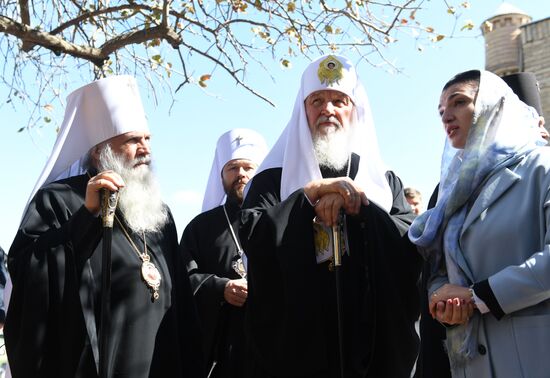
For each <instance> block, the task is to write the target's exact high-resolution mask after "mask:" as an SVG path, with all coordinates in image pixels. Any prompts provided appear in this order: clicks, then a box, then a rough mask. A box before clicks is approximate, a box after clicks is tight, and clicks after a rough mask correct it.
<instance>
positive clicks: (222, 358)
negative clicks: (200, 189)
mask: <svg viewBox="0 0 550 378" xmlns="http://www.w3.org/2000/svg"><path fill="white" fill-rule="evenodd" d="M226 209H227V215H228V216H229V220H230V222H231V224H232V227H233V230H234V232H235V236H236V237H237V238H238V231H239V217H238V212H239V210H240V207H239V206H238V205H237V204H236V203H234V202H227V203H226ZM180 253H182V254H183V256H184V259H185V260H186V262H187V271H188V273H189V280H190V281H191V288H192V290H193V294H194V296H195V300H196V302H197V307H198V311H199V315H200V320H201V322H202V326H203V335H204V338H203V345H204V353H205V356H206V358H207V366H208V368H210V367H211V366H212V364H213V362H214V361H216V363H217V365H216V367H215V369H214V370H213V373H212V375H211V377H234V378H241V377H242V376H243V359H244V355H243V353H244V351H243V346H244V324H243V323H244V307H236V306H233V305H230V304H229V303H227V302H225V300H224V296H223V293H224V289H225V285H226V284H227V282H228V281H229V280H234V279H239V278H241V277H240V276H239V275H238V274H237V273H236V272H235V270H233V268H232V264H233V262H234V261H236V260H237V259H238V258H239V255H238V252H237V247H236V244H235V241H234V240H233V237H232V235H231V231H230V229H229V226H228V224H227V220H226V218H225V214H224V211H223V206H218V207H215V208H214V209H212V210H209V211H206V212H204V213H202V214H199V215H198V216H197V217H195V218H194V219H193V220H192V221H191V222H190V223H189V224H188V225H187V227H186V228H185V231H184V232H183V236H182V238H181V242H180Z"/></svg>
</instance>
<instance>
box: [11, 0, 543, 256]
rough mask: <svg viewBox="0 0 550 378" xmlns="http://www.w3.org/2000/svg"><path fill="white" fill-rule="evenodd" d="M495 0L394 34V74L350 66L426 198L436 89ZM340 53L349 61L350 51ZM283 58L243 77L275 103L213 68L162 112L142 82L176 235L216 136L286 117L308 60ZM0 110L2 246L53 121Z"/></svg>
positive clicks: (474, 61) (471, 46)
mask: <svg viewBox="0 0 550 378" xmlns="http://www.w3.org/2000/svg"><path fill="white" fill-rule="evenodd" d="M507 3H509V4H512V5H514V6H516V7H517V8H519V9H521V10H523V11H525V12H526V13H527V14H529V15H531V16H532V17H533V20H539V19H542V18H545V17H548V16H550V7H549V6H548V1H547V0H530V1H518V0H511V1H508V2H507ZM501 4H502V1H500V0H472V1H470V5H471V7H470V9H468V10H467V11H464V16H463V20H467V19H471V20H472V21H473V23H474V24H475V28H474V30H472V31H471V32H468V33H462V34H461V35H463V36H464V37H461V38H454V39H444V40H443V41H441V42H438V43H434V44H432V45H429V44H424V46H423V51H422V52H420V51H418V50H417V46H415V45H414V43H413V42H411V41H409V40H407V38H406V37H405V36H401V37H399V38H400V39H401V38H402V40H400V41H398V42H397V43H395V44H393V46H391V47H390V48H388V49H387V50H386V51H385V55H386V57H387V58H388V60H390V61H391V62H392V63H393V64H394V65H395V66H397V67H399V68H401V69H402V72H401V73H392V72H390V70H388V69H387V67H383V66H381V67H373V66H370V65H368V64H365V63H361V64H360V65H359V66H358V71H359V74H360V76H361V79H362V81H363V83H364V84H365V87H366V89H367V92H368V95H369V99H370V105H371V108H372V112H373V116H374V121H375V127H376V130H377V135H378V142H379V145H380V150H381V152H382V157H383V159H384V161H385V163H386V164H387V165H388V167H389V168H390V169H392V170H394V171H395V172H396V173H397V174H398V175H399V176H400V177H401V179H402V181H403V182H404V184H405V185H407V186H414V187H416V188H418V189H419V190H420V191H421V192H422V194H423V195H424V198H425V201H427V198H428V197H429V195H430V193H431V191H432V190H433V188H434V186H435V185H436V183H437V182H438V179H439V158H440V154H441V151H442V147H443V142H444V138H445V135H444V133H443V129H442V127H441V124H440V121H439V118H438V115H437V102H438V99H439V94H440V89H441V87H442V86H443V84H444V83H445V82H446V81H447V80H448V79H449V78H450V77H451V76H453V75H454V74H455V73H458V72H461V71H464V70H467V69H472V68H481V69H483V68H484V40H483V37H482V36H481V32H480V30H479V25H480V24H481V23H482V21H484V20H486V19H487V18H489V17H491V16H492V15H494V14H495V11H496V10H497V8H498V7H499V6H500V5H501ZM424 5H425V6H426V7H427V8H428V10H427V11H422V15H420V14H419V15H418V17H420V16H422V18H423V20H424V23H425V24H429V25H430V26H433V27H435V28H436V31H441V32H449V30H450V27H451V26H452V25H451V23H452V22H453V19H452V17H450V16H448V15H447V14H446V12H445V9H444V2H443V1H439V0H437V1H436V0H432V1H427V2H425V3H424ZM459 26H460V25H459ZM344 55H347V56H349V57H350V58H351V59H352V61H357V56H355V55H353V54H349V53H348V54H346V53H344ZM292 63H293V66H292V68H291V69H282V68H281V67H280V66H279V65H278V64H276V63H274V64H272V65H269V66H268V67H270V75H271V76H272V77H273V79H271V78H267V77H266V75H265V74H264V73H262V72H251V73H249V76H248V80H249V81H250V82H252V83H253V84H254V85H255V87H256V88H259V89H260V91H261V92H262V93H263V94H264V95H266V96H267V97H269V98H270V99H272V100H273V101H274V102H275V104H276V105H277V106H276V107H272V106H270V105H268V104H267V103H265V102H264V101H262V100H260V99H258V98H256V97H254V96H253V95H251V94H250V93H248V92H246V91H245V90H243V89H242V88H239V87H236V86H235V84H234V83H233V82H232V81H231V80H229V79H228V78H227V77H224V76H223V75H222V74H221V73H220V74H219V75H218V74H217V73H216V75H214V76H213V77H212V79H211V80H210V82H209V86H208V88H207V91H204V90H202V89H200V88H198V87H194V86H187V87H184V88H183V90H181V91H180V92H178V93H177V94H176V96H175V100H176V102H175V104H174V105H173V106H172V108H171V111H170V112H169V109H170V106H171V105H172V104H171V99H170V96H168V95H167V94H162V93H161V94H160V97H158V102H159V104H158V105H157V106H155V105H154V102H155V101H154V98H153V97H152V95H150V94H148V93H147V91H146V86H145V84H143V83H141V84H142V85H140V86H141V87H142V100H143V102H144V105H145V107H146V112H147V114H148V118H149V126H150V128H151V131H152V134H153V142H152V148H153V157H154V160H155V169H156V172H157V174H158V177H159V180H160V182H161V187H162V192H163V196H164V199H165V201H166V202H167V203H168V204H169V205H170V207H171V209H172V212H173V214H174V217H175V219H176V223H177V227H178V232H179V234H180V235H181V233H182V232H183V229H184V228H185V226H186V224H187V223H188V222H189V221H190V220H191V219H192V218H193V217H194V216H195V215H197V214H198V213H199V212H200V206H201V202H202V196H203V192H204V188H205V186H206V182H207V179H208V173H209V170H210V165H211V163H212V158H213V156H214V148H215V144H216V141H217V138H218V136H219V135H221V134H222V133H223V132H225V131H227V130H229V129H231V128H235V127H247V128H252V129H255V130H257V131H259V132H260V133H261V134H263V135H264V137H265V138H266V140H267V142H268V145H269V146H271V145H273V143H274V142H275V141H276V139H277V137H278V136H279V134H280V133H281V131H282V130H283V128H284V127H285V126H286V123H287V121H288V119H289V118H290V113H291V109H292V106H293V103H294V99H295V96H296V93H297V90H298V86H299V78H300V75H301V73H302V71H303V69H304V68H305V67H306V65H307V63H308V61H307V60H306V59H298V60H295V61H293V62H292ZM76 87H77V86H75V89H76ZM67 94H68V93H67ZM157 95H159V94H157ZM5 97H6V91H5V88H0V99H3V98H5ZM0 115H1V117H2V119H4V121H3V124H4V126H3V130H2V138H0V161H1V162H2V163H1V166H0V174H1V177H2V185H0V211H1V214H2V216H1V218H0V246H1V247H2V248H4V249H5V250H7V249H8V248H9V246H10V244H11V242H12V240H13V237H14V236H15V232H16V230H17V226H18V224H19V221H20V218H21V213H22V211H23V208H24V206H25V204H26V201H27V198H28V195H29V194H30V191H31V190H32V187H33V186H34V183H35V181H36V179H37V178H38V175H39V174H40V172H41V170H42V167H43V165H44V163H45V161H46V160H47V157H48V154H49V152H50V149H51V147H52V146H53V143H54V141H55V128H54V127H46V128H43V129H41V130H40V132H36V131H34V132H33V133H32V134H29V133H26V132H23V133H17V130H18V129H19V128H20V127H21V126H24V125H25V122H26V114H25V112H24V111H22V110H21V109H18V111H17V112H16V111H14V110H13V109H12V108H11V107H9V106H1V107H0Z"/></svg>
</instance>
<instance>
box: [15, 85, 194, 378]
mask: <svg viewBox="0 0 550 378" xmlns="http://www.w3.org/2000/svg"><path fill="white" fill-rule="evenodd" d="M150 137H151V136H150V133H149V129H148V126H147V122H146V118H145V114H144V111H143V107H142V105H141V100H140V97H139V92H138V89H137V85H136V82H135V80H134V79H133V78H132V77H129V76H113V77H109V78H105V79H101V80H98V81H95V82H93V83H91V84H88V85H86V86H84V87H82V88H80V89H77V90H76V91H74V92H73V93H71V94H70V95H69V97H68V99H67V109H66V111H65V118H64V120H63V124H62V126H61V128H60V131H59V134H58V137H57V141H56V143H55V145H54V148H53V151H52V154H51V156H50V158H49V160H48V162H47V163H46V166H45V167H44V170H43V171H42V174H41V175H40V178H39V179H38V182H37V184H36V186H35V188H34V190H33V192H32V195H31V199H30V202H29V203H28V205H27V207H26V210H25V213H24V215H23V219H22V221H21V225H20V227H19V231H18V232H17V235H16V237H15V240H14V242H13V244H12V246H11V249H10V251H9V271H10V274H11V277H12V280H13V292H12V296H11V302H10V311H9V312H8V317H7V320H6V326H5V338H6V347H7V352H8V356H9V362H10V365H11V369H12V373H13V376H14V377H19V378H21V377H22V378H25V377H29V378H30V377H67V378H69V377H70V378H74V377H97V374H98V332H99V329H100V327H101V324H100V319H101V317H100V316H99V315H100V303H101V292H100V288H101V285H100V282H101V248H102V237H103V228H102V223H101V219H100V218H101V217H100V216H98V213H99V211H100V190H101V189H108V190H110V191H118V192H119V193H120V199H119V207H118V208H117V210H116V213H115V222H114V226H113V232H112V251H111V253H112V276H111V301H110V313H111V319H110V325H109V326H110V332H109V344H108V346H107V355H108V356H109V357H108V358H109V362H108V369H107V372H106V373H107V376H108V377H132V378H140V377H142V378H146V377H169V376H170V377H176V376H185V377H201V376H202V370H201V369H202V366H201V362H200V361H201V355H200V335H198V334H197V329H198V326H197V322H198V320H197V318H196V312H195V309H194V304H193V300H192V296H191V291H190V286H189V280H188V277H187V275H186V273H185V270H184V266H183V261H182V260H181V258H179V257H178V255H177V253H176V252H177V245H178V244H177V233H176V227H175V224H174V221H173V219H172V215H171V213H170V210H169V209H168V207H167V206H166V205H165V204H163V202H162V201H161V198H160V190H159V187H158V184H157V181H156V179H155V177H154V175H153V173H152V170H151V147H150V144H149V142H150Z"/></svg>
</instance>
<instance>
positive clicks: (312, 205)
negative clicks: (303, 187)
mask: <svg viewBox="0 0 550 378" xmlns="http://www.w3.org/2000/svg"><path fill="white" fill-rule="evenodd" d="M304 197H306V199H307V202H309V204H310V205H311V207H315V205H317V202H319V201H317V202H315V203H313V202H311V200H310V199H309V197H308V196H307V194H306V192H305V191H304Z"/></svg>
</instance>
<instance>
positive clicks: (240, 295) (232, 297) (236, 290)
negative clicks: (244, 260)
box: [223, 278, 248, 307]
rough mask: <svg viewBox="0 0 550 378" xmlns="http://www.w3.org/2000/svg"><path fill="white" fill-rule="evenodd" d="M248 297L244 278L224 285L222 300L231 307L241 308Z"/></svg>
mask: <svg viewBox="0 0 550 378" xmlns="http://www.w3.org/2000/svg"><path fill="white" fill-rule="evenodd" d="M247 297H248V283H247V282H246V279H245V278H241V279H238V280H230V281H228V282H227V283H226V284H225V289H224V291H223V298H224V299H225V301H226V302H227V303H229V304H231V305H233V306H237V307H242V306H243V305H244V303H245V302H246V298H247Z"/></svg>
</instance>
